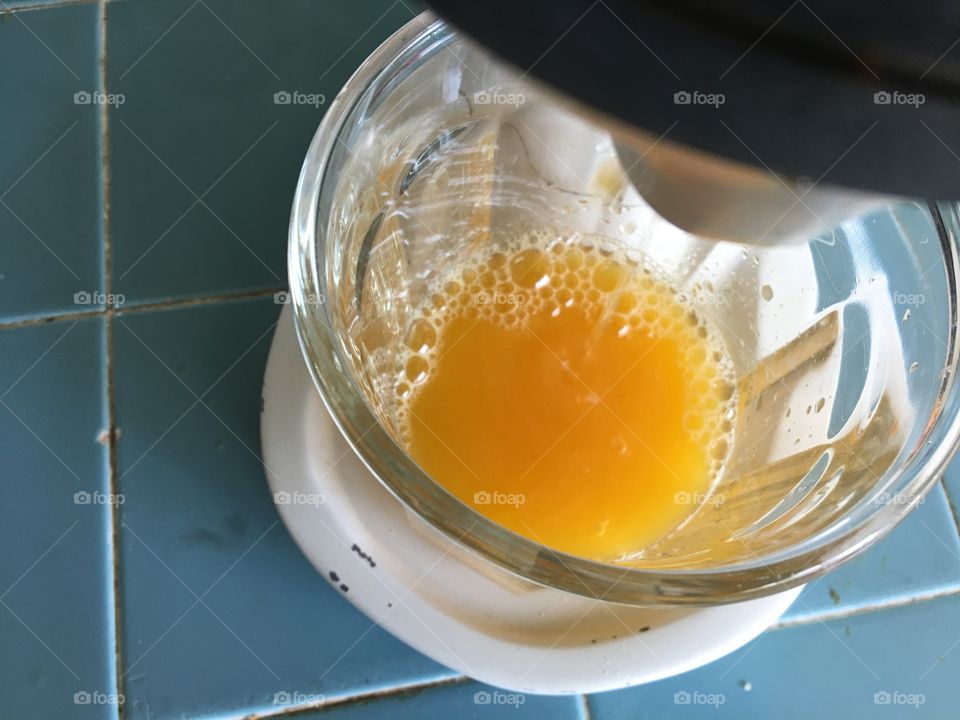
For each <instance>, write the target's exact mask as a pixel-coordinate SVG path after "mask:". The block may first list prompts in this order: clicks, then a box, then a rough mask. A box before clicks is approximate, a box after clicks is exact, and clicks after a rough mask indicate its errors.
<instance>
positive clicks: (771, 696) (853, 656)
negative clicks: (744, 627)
mask: <svg viewBox="0 0 960 720" xmlns="http://www.w3.org/2000/svg"><path fill="white" fill-rule="evenodd" d="M958 676H960V602H958V600H957V598H944V599H940V600H932V601H929V602H925V603H919V604H916V605H910V606H905V607H900V608H895V609H889V610H881V611H878V612H871V613H866V614H863V615H858V616H855V617H852V618H846V619H838V620H833V621H829V622H826V623H810V624H807V625H801V626H798V627H794V628H787V629H782V630H774V631H771V632H768V633H766V634H764V635H762V636H761V637H760V638H759V639H758V640H757V641H755V642H754V643H751V644H750V645H747V646H746V647H745V648H743V649H741V650H738V651H737V652H736V653H734V654H733V655H729V656H727V657H726V658H722V659H720V660H718V661H716V662H714V663H712V664H710V665H707V666H706V667H703V668H700V669H699V670H694V671H692V672H689V673H685V674H683V675H679V676H677V677H675V678H670V679H668V680H663V681H661V682H658V683H653V684H651V685H644V686H642V687H638V688H633V689H629V690H621V691H617V692H610V693H604V694H600V695H594V696H591V697H590V699H589V706H590V710H591V714H592V717H593V720H614V719H617V720H620V719H625V718H629V719H630V720H644V719H647V718H650V719H652V718H656V719H657V720H661V719H666V718H698V717H702V718H712V719H713V720H725V719H726V718H735V719H736V720H742V719H743V718H764V719H765V718H776V720H791V718H797V719H802V720H808V719H809V718H826V719H829V720H834V718H836V719H838V720H839V719H840V718H924V720H937V719H942V720H948V719H952V718H956V717H957V707H958V705H960V685H958V684H957V682H956V679H957V677H958Z"/></svg>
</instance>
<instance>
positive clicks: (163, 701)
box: [114, 297, 452, 720]
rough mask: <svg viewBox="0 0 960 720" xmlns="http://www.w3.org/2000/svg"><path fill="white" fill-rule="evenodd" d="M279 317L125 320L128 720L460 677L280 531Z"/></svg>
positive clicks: (120, 336)
mask: <svg viewBox="0 0 960 720" xmlns="http://www.w3.org/2000/svg"><path fill="white" fill-rule="evenodd" d="M278 312H279V308H278V306H277V305H275V304H274V303H273V299H272V298H269V297H268V298H265V299H261V300H245V301H236V302H230V303H216V304H210V305H197V306H191V307H187V308H181V309H175V310H165V311H155V312H146V313H136V314H133V315H129V314H127V315H120V316H119V317H118V318H117V319H116V320H115V325H114V347H115V377H116V404H117V418H118V423H119V426H120V429H121V432H122V436H121V438H120V440H119V445H118V465H119V473H120V487H121V489H122V491H123V493H124V495H125V499H126V502H125V503H124V505H123V507H122V508H121V517H122V522H123V528H122V553H121V558H122V566H123V582H124V586H123V589H122V610H123V627H122V630H123V632H122V636H121V637H122V641H123V663H124V691H125V694H126V698H127V704H126V706H125V713H126V715H127V717H129V718H134V719H137V718H147V717H149V718H152V719H153V720H159V719H161V718H173V717H177V718H179V717H198V716H203V717H205V716H208V715H213V714H215V713H234V714H237V713H241V712H244V713H245V712H264V711H268V710H272V709H275V705H274V696H275V695H276V693H282V692H288V693H301V694H303V695H316V694H323V695H325V696H327V697H331V698H336V697H341V696H344V695H346V694H352V693H357V692H364V691H373V690H379V689H383V688H390V687H396V686H397V685H399V684H407V683H410V682H419V681H425V680H433V679H437V678H444V677H450V676H451V675H452V673H451V672H450V671H449V670H447V669H445V668H441V667H439V666H438V665H436V664H434V663H433V662H431V661H429V660H427V659H426V658H424V657H423V656H421V655H419V654H418V653H416V652H414V651H413V650H411V649H409V648H408V647H406V646H405V645H403V644H402V643H400V642H399V641H398V640H396V639H394V638H393V637H392V636H390V635H389V634H388V633H386V632H385V631H383V630H381V629H380V628H378V627H376V626H374V625H372V624H371V622H370V621H369V620H368V619H367V618H366V617H365V616H363V615H362V614H361V613H360V612H359V611H357V610H355V609H354V608H353V606H351V605H350V604H349V603H347V602H346V601H345V600H344V599H343V598H342V597H340V595H338V593H336V592H335V591H334V590H332V589H331V588H330V586H329V585H328V584H327V583H326V582H325V581H324V580H323V579H322V578H321V577H320V575H319V574H318V573H317V572H315V571H314V569H313V568H312V566H310V565H309V564H308V562H307V561H306V560H305V559H304V558H303V556H302V555H301V553H300V551H299V550H298V549H297V548H296V547H295V545H294V544H293V542H292V540H291V539H290V538H289V536H288V535H287V533H286V530H285V529H284V527H283V525H282V524H281V523H280V522H279V517H278V516H277V514H276V512H275V509H274V507H273V504H272V502H271V497H270V493H269V490H268V487H267V484H266V479H265V477H264V472H263V468H262V466H261V461H260V459H259V453H260V449H259V447H260V442H259V408H260V387H261V383H262V378H263V371H264V366H265V362H266V357H267V352H268V349H269V343H270V339H271V336H272V328H273V326H274V324H275V322H276V319H277V316H278ZM198 397H199V398H201V401H198V399H197V398H198Z"/></svg>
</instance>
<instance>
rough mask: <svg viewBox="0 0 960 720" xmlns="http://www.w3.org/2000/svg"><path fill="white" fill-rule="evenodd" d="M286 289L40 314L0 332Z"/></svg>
mask: <svg viewBox="0 0 960 720" xmlns="http://www.w3.org/2000/svg"><path fill="white" fill-rule="evenodd" d="M285 289H286V288H283V287H280V286H276V287H269V288H263V289H262V290H244V291H239V292H232V293H221V294H219V295H194V296H191V297H186V298H174V299H170V300H158V301H157V302H150V303H139V304H136V305H129V306H125V307H111V308H107V307H103V308H100V309H98V310H79V311H69V312H63V313H57V314H54V315H40V316H37V317H30V318H24V319H22V320H11V321H8V322H2V321H0V331H3V330H17V329H19V328H23V327H32V326H35V325H47V324H49V323H55V322H73V321H75V320H86V319H89V318H95V317H103V316H106V315H134V314H137V313H147V312H158V311H163V310H176V309H178V308H185V307H194V306H197V305H215V304H217V303H221V302H232V301H234V300H252V299H256V298H262V297H269V296H271V295H275V294H277V293H278V292H282V291H284V290H285Z"/></svg>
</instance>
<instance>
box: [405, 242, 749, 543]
mask: <svg viewBox="0 0 960 720" xmlns="http://www.w3.org/2000/svg"><path fill="white" fill-rule="evenodd" d="M407 346H408V349H409V352H408V353H407V355H406V356H405V359H404V368H403V371H402V373H401V377H400V380H399V384H398V386H397V390H398V394H399V397H400V400H401V402H400V425H401V432H402V434H403V436H404V440H405V442H406V444H407V449H408V451H409V453H410V454H411V456H412V457H413V458H414V460H416V462H417V463H418V464H419V465H420V466H421V467H422V468H423V469H424V470H425V471H426V472H427V473H428V474H429V475H431V476H432V477H433V478H434V479H435V480H436V481H437V482H439V483H441V484H442V485H444V486H445V487H446V488H447V489H449V490H450V491H451V492H452V493H454V494H455V495H457V496H458V497H459V498H461V499H462V500H463V501H464V502H466V503H468V504H470V505H471V506H472V507H474V508H475V509H476V510H478V511H479V512H481V513H482V514H484V515H486V516H487V517H489V518H490V519H492V520H494V521H496V522H497V523H499V524H501V525H503V526H505V527H506V528H509V529H510V530H513V531H514V532H516V533H519V534H520V535H524V536H526V537H528V538H530V539H531V540H534V541H536V542H539V543H542V544H544V545H547V546H549V547H551V548H554V549H557V550H562V551H565V552H568V553H572V554H575V555H580V556H583V557H589V558H595V559H603V560H616V559H626V558H629V557H630V556H631V555H636V554H637V553H638V552H641V551H642V550H643V549H644V548H647V547H649V546H651V545H652V544H653V543H654V542H655V541H656V540H657V539H658V538H660V537H661V536H663V535H664V534H665V533H667V532H668V531H670V530H671V529H673V528H675V527H676V526H677V525H678V524H679V523H681V522H682V521H683V520H684V518H686V517H687V516H688V515H689V514H690V513H691V512H693V511H694V510H695V509H696V502H697V499H698V498H701V499H702V498H703V497H704V495H705V493H707V491H708V490H709V487H710V485H711V483H712V481H713V479H714V478H715V477H716V474H717V473H718V472H719V470H720V467H721V464H722V461H723V459H724V458H725V457H726V454H727V452H728V436H729V428H730V424H731V423H730V420H731V415H730V413H731V412H732V410H731V407H732V406H731V402H730V399H731V395H732V391H733V389H732V388H733V386H732V385H731V383H730V381H729V377H728V373H727V372H726V371H725V367H726V365H725V364H724V362H723V359H724V357H723V355H722V353H721V352H719V351H718V348H719V346H718V345H717V344H716V343H715V342H713V341H712V339H711V334H710V333H709V332H708V330H707V327H706V326H705V325H704V324H703V322H702V320H701V319H700V318H699V317H698V316H697V314H696V313H694V312H693V311H692V309H691V308H690V307H689V306H688V305H686V304H684V303H683V302H681V300H680V299H679V298H678V296H677V294H676V293H675V292H674V290H672V289H671V288H669V287H668V286H667V285H665V284H663V283H662V282H660V281H658V280H657V279H656V278H655V277H654V276H653V275H651V274H650V273H648V272H645V271H644V270H643V269H641V268H639V267H635V266H633V265H632V264H630V263H628V262H626V261H624V260H618V259H616V258H615V257H609V256H604V255H602V254H601V253H600V252H598V251H596V250H589V249H583V248H581V247H579V246H569V245H564V244H557V245H555V246H554V247H552V248H549V249H542V248H538V247H536V246H534V247H531V246H529V245H527V246H526V247H524V246H523V245H518V246H517V248H516V249H515V250H512V251H508V252H503V253H496V254H493V255H490V256H489V257H487V258H484V259H483V260H480V261H476V262H474V263H472V264H471V265H468V266H466V267H464V268H463V269H461V271H460V272H458V273H457V274H455V275H451V276H450V277H449V278H448V279H447V281H446V282H445V284H443V285H442V287H440V288H438V292H437V293H436V294H435V295H434V296H433V297H432V298H430V300H429V301H428V302H427V303H426V304H425V305H424V306H423V307H422V308H421V309H420V314H419V317H417V318H416V320H415V321H414V322H413V323H412V324H411V326H410V330H409V333H408V336H407Z"/></svg>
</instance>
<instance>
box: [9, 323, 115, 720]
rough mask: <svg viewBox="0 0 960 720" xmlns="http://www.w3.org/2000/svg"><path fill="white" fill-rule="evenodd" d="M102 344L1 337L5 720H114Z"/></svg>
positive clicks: (60, 327)
mask: <svg viewBox="0 0 960 720" xmlns="http://www.w3.org/2000/svg"><path fill="white" fill-rule="evenodd" d="M103 338H104V336H103V321H102V320H99V319H87V320H81V321H78V322H67V321H64V322H58V323H51V324H45V325H35V326H30V327H23V328H18V329H8V330H4V331H0V357H2V358H3V361H2V362H0V438H2V439H3V442H2V443H0V507H2V508H3V521H2V522H0V547H2V548H3V549H4V550H3V556H2V559H0V638H2V640H0V677H2V678H3V682H2V687H3V692H0V717H2V718H37V719H38V720H43V719H44V718H50V719H51V720H53V719H57V720H59V718H65V717H70V718H108V717H115V716H116V705H115V703H114V702H113V701H114V700H115V698H116V689H115V678H116V670H115V667H114V663H113V656H114V642H115V641H114V633H113V599H112V587H113V570H112V567H113V563H112V556H111V548H110V541H109V538H110V506H109V504H108V503H107V502H105V501H107V500H108V499H109V498H108V496H107V492H108V480H107V477H108V474H107V471H106V454H107V453H106V448H105V447H104V446H103V445H102V444H101V443H99V442H98V437H99V434H100V431H101V430H102V428H103V427H104V426H105V425H106V420H105V417H106V413H105V409H104V408H105V403H104V390H103V388H104V384H103V368H104V367H105V363H104V361H103V347H104V340H103ZM77 693H79V695H76V700H77V701H78V702H77V703H75V702H74V700H75V694H77ZM84 700H86V702H84Z"/></svg>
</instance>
